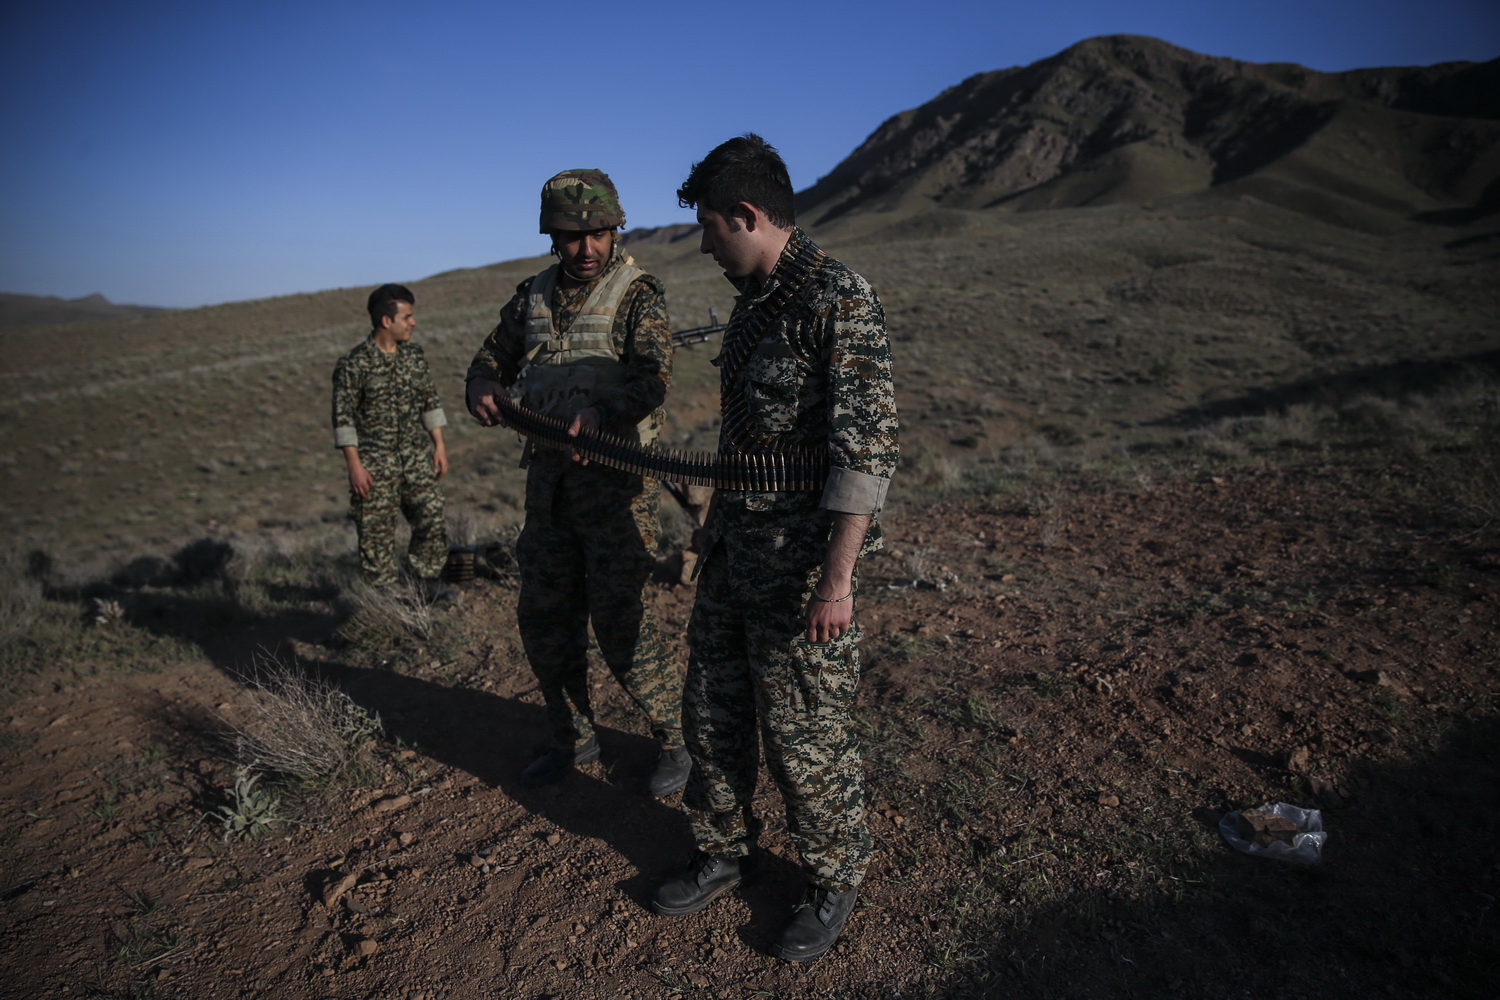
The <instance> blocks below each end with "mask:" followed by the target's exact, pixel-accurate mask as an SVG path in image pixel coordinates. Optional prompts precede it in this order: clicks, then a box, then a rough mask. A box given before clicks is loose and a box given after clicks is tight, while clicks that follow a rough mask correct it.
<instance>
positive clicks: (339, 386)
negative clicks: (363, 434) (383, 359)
mask: <svg viewBox="0 0 1500 1000" xmlns="http://www.w3.org/2000/svg"><path fill="white" fill-rule="evenodd" d="M358 408H359V378H358V374H357V373H356V372H355V371H354V369H353V367H352V366H351V365H349V363H348V362H347V361H346V360H344V359H340V360H339V363H338V364H337V365H335V366H334V369H333V446H334V447H335V448H349V447H355V448H357V447H359V431H357V430H356V429H355V425H354V413H355V411H356V410H357V409H358Z"/></svg>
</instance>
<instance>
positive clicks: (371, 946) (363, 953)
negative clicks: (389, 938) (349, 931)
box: [354, 938, 380, 958]
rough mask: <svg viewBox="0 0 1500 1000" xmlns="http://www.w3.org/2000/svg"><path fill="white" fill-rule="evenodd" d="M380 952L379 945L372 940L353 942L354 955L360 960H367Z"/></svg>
mask: <svg viewBox="0 0 1500 1000" xmlns="http://www.w3.org/2000/svg"><path fill="white" fill-rule="evenodd" d="M379 950H380V943H379V942H378V941H376V940H375V939H374V938H360V939H359V940H358V941H356V942H354V954H356V955H358V956H359V957H360V958H369V957H370V956H371V955H373V954H375V953H376V952H377V951H379Z"/></svg>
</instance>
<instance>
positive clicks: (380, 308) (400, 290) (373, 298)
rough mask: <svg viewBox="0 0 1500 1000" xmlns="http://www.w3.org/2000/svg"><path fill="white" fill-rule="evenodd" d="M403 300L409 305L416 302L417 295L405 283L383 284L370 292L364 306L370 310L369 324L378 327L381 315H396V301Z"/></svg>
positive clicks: (413, 304)
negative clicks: (368, 299)
mask: <svg viewBox="0 0 1500 1000" xmlns="http://www.w3.org/2000/svg"><path fill="white" fill-rule="evenodd" d="M397 302H405V303H406V304H407V305H409V306H415V305H416V304H417V297H416V296H415V295H413V294H412V293H411V289H410V288H407V287H406V286H405V285H392V284H385V285H381V286H380V287H379V288H377V289H375V290H374V291H373V292H371V293H370V301H369V302H368V303H367V304H366V305H365V308H366V309H368V310H370V326H371V327H373V328H374V329H376V330H378V329H380V320H381V318H382V317H385V316H390V317H392V318H394V317H395V315H396V303H397Z"/></svg>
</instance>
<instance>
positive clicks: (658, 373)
mask: <svg viewBox="0 0 1500 1000" xmlns="http://www.w3.org/2000/svg"><path fill="white" fill-rule="evenodd" d="M628 266H630V262H629V261H628V259H627V258H624V257H622V255H621V254H620V251H618V250H616V251H615V254H614V257H613V258H612V259H611V261H610V263H609V265H608V266H607V267H606V268H605V269H604V271H603V273H601V274H600V275H599V276H598V277H597V278H595V279H594V280H593V281H590V282H589V283H587V284H585V285H581V286H576V287H566V286H565V285H563V284H562V283H560V282H558V281H557V280H556V277H557V273H556V272H557V265H554V266H553V267H552V268H549V269H548V271H544V272H542V273H541V274H539V275H536V276H535V277H533V278H528V279H527V280H526V281H523V282H521V284H520V285H518V286H517V287H516V294H515V297H514V298H512V299H511V301H510V302H509V304H507V305H506V307H505V308H504V309H503V310H502V311H501V313H500V323H499V325H497V326H496V327H495V329H494V330H493V331H492V332H491V333H490V335H489V337H488V338H486V340H485V342H484V345H483V346H482V347H481V348H480V349H479V353H478V354H476V355H475V356H474V362H473V364H472V365H471V366H470V368H469V372H468V376H467V377H468V378H469V379H474V378H487V379H492V380H494V381H496V382H499V383H501V384H502V385H506V386H511V387H512V394H513V395H517V396H521V397H522V398H523V399H525V400H526V401H527V402H528V403H536V400H534V399H532V397H531V395H528V393H527V389H526V388H525V386H526V383H527V381H529V380H530V379H531V377H532V376H531V375H529V374H528V375H527V376H526V378H522V375H523V370H524V369H526V366H527V364H528V355H530V357H531V359H532V360H534V361H537V362H539V363H540V362H541V359H540V358H537V356H536V355H535V354H534V353H532V352H531V351H528V347H527V342H528V341H527V330H528V320H533V319H534V315H535V313H536V311H537V310H538V309H542V310H544V311H545V310H550V312H551V314H552V318H551V322H552V326H553V328H554V329H555V331H561V332H560V333H558V334H557V337H558V338H559V346H563V345H566V343H567V342H568V339H569V333H570V332H571V331H572V329H573V327H574V326H575V323H576V321H577V320H578V319H579V316H580V314H581V313H582V312H583V311H584V307H585V306H586V305H587V304H588V303H589V302H590V301H591V300H593V299H594V292H595V291H596V290H597V289H599V288H600V287H601V286H603V285H604V284H605V283H607V282H609V281H610V280H611V278H612V276H614V275H615V274H617V272H618V271H619V269H620V268H623V267H628ZM539 288H548V289H550V290H551V291H550V295H547V296H546V297H545V298H546V299H547V301H545V302H541V301H538V298H539V296H536V295H534V294H533V293H534V292H536V291H537V290H538V289H539ZM532 329H533V330H535V325H534V324H533V326H532ZM533 339H535V335H534V334H533ZM608 340H609V343H610V353H612V354H613V355H614V357H615V359H616V360H615V363H614V364H612V365H611V366H610V367H612V368H614V369H615V370H614V372H612V373H608V374H609V375H610V378H609V381H610V382H613V383H614V384H604V383H602V382H597V383H592V384H593V386H594V387H593V388H592V389H590V390H589V391H588V392H587V393H585V394H581V395H580V394H577V393H575V394H574V395H573V396H572V397H570V398H567V399H558V398H550V399H549V400H547V401H543V402H541V403H538V404H537V405H540V406H542V407H543V408H544V409H545V410H546V411H547V412H549V413H550V414H551V415H553V416H557V417H559V418H563V417H566V418H567V419H571V418H572V416H573V415H574V414H575V413H576V412H577V411H578V410H579V409H582V408H583V407H584V406H593V407H594V408H595V409H597V410H598V412H599V415H600V419H601V428H600V429H601V430H602V431H604V432H607V433H611V434H616V435H622V436H629V435H634V434H640V436H642V437H650V436H651V434H652V433H653V432H654V430H655V429H656V428H657V427H659V426H660V425H661V422H662V419H663V413H662V410H661V404H662V400H663V399H664V398H665V396H666V391H667V385H668V384H669V383H670V381H671V377H672V334H671V326H670V324H669V323H668V320H667V307H666V293H665V291H664V289H663V287H662V284H661V282H660V281H659V280H657V279H656V278H655V277H653V276H651V275H649V274H644V273H638V274H637V276H636V277H635V278H634V279H633V280H631V281H630V283H629V285H628V286H627V287H626V289H625V292H624V296H623V298H622V299H621V301H620V304H619V307H618V309H617V310H616V311H615V313H614V317H613V321H612V323H611V324H610V328H609V335H608ZM534 347H535V345H533V349H534ZM593 360H594V361H595V362H597V360H598V359H597V358H595V359H593ZM569 367H572V366H569ZM622 368H623V372H621V369H622ZM563 374H564V376H565V377H566V373H563ZM518 381H519V384H518ZM553 384H554V385H555V384H556V382H555V381H554V383H553ZM521 465H522V467H523V468H526V469H527V475H526V523H525V526H524V527H523V528H522V530H521V537H520V540H519V541H518V542H517V546H516V556H517V561H518V562H519V564H520V576H521V594H520V598H519V601H518V602H517V607H516V620H517V625H518V626H519V627H520V632H521V640H522V643H523V645H524V646H525V648H526V658H527V660H528V661H529V662H530V664H531V669H532V672H533V673H535V674H536V678H537V681H538V683H539V685H540V687H541V691H542V696H543V698H544V699H545V700H546V703H547V712H548V716H549V718H550V719H551V722H552V729H553V735H552V739H553V744H554V745H555V746H557V747H560V748H565V749H566V748H572V747H575V746H579V745H582V744H584V743H586V742H587V741H588V740H589V739H590V738H591V737H592V736H593V734H594V727H593V710H592V708H591V707H590V705H589V685H588V660H587V650H588V626H589V623H590V621H591V620H592V623H593V627H594V636H595V638H596V639H597V640H598V643H599V652H600V654H601V656H602V657H603V659H604V662H605V663H606V664H608V666H609V669H610V671H611V672H612V673H613V674H614V676H615V678H616V679H617V680H618V681H619V682H620V684H621V686H622V687H624V689H625V691H626V692H627V693H628V694H629V695H630V697H631V698H632V699H633V700H634V701H635V703H636V704H637V705H638V706H639V707H640V709H641V711H642V712H644V713H645V715H646V718H647V719H648V720H649V722H650V725H651V731H652V734H653V735H654V736H655V737H656V738H657V739H659V740H661V741H662V743H663V745H665V746H668V747H677V746H681V745H682V724H681V680H680V678H679V676H678V672H677V668H676V665H675V663H674V660H673V657H672V654H671V650H670V649H668V647H667V645H666V643H664V642H663V641H662V638H661V634H660V632H659V630H658V628H657V625H656V622H655V619H654V617H653V616H652V614H651V612H650V609H649V607H648V606H647V603H646V587H647V585H648V584H649V583H650V578H651V574H652V572H653V570H654V567H655V552H656V543H657V532H658V524H659V522H658V518H657V505H658V498H659V495H660V487H659V485H658V484H657V483H656V482H655V481H654V480H650V479H643V478H642V477H640V476H634V475H631V474H629V473H626V472H621V471H618V470H616V469H609V468H606V467H604V466H602V465H599V464H597V463H593V464H589V465H580V464H578V463H576V462H574V461H572V460H571V459H570V458H569V457H568V456H567V454H566V453H565V452H562V451H558V450H554V449H548V448H542V449H537V448H534V447H533V446H532V445H531V444H530V443H528V444H527V445H526V449H525V452H524V453H523V457H522V460H521Z"/></svg>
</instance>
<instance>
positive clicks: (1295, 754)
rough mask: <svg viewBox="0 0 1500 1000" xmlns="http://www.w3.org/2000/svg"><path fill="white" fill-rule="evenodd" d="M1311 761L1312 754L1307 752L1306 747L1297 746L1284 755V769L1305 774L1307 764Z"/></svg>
mask: <svg viewBox="0 0 1500 1000" xmlns="http://www.w3.org/2000/svg"><path fill="white" fill-rule="evenodd" d="M1311 763H1312V755H1311V754H1309V753H1308V750H1307V747H1298V748H1297V749H1295V750H1293V751H1292V752H1291V753H1289V754H1287V755H1286V769H1287V770H1288V771H1295V772H1296V773H1298V774H1306V773H1307V769H1308V766H1309V765H1310V764H1311Z"/></svg>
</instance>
